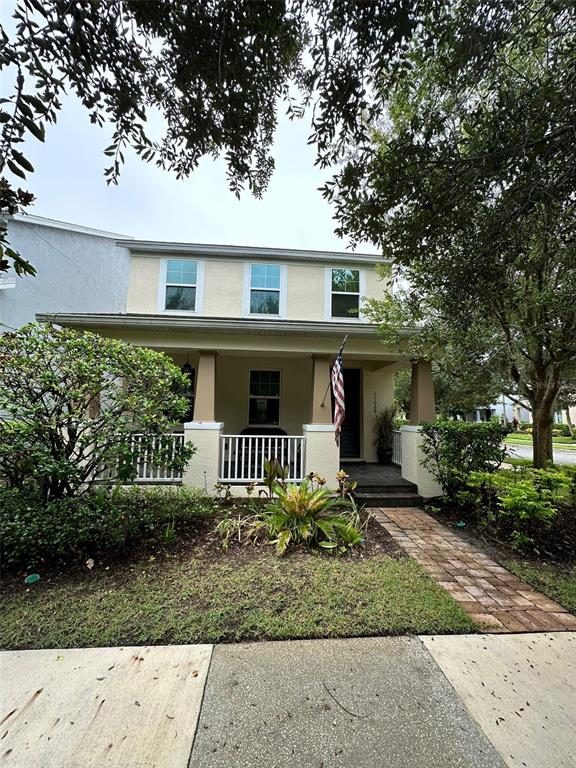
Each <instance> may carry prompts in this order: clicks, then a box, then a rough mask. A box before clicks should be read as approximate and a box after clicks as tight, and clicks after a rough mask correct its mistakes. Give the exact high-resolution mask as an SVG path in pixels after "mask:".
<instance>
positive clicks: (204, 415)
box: [182, 352, 224, 494]
mask: <svg viewBox="0 0 576 768" xmlns="http://www.w3.org/2000/svg"><path fill="white" fill-rule="evenodd" d="M215 402H216V352H200V356H199V358H198V369H197V373H196V396H195V398H194V421H189V422H187V423H186V424H184V438H185V440H186V441H188V440H189V441H191V442H192V443H193V444H194V445H195V446H196V453H195V454H194V456H192V458H191V459H190V463H189V464H188V466H187V467H186V470H185V472H184V475H183V477H182V482H183V483H184V485H188V486H191V487H192V488H200V489H201V490H203V491H206V492H207V493H210V494H211V493H214V486H215V485H216V483H217V482H218V473H219V466H220V436H221V435H222V432H223V430H224V425H223V424H220V423H219V422H217V421H215V414H216V409H215Z"/></svg>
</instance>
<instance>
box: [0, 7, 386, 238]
mask: <svg viewBox="0 0 576 768" xmlns="http://www.w3.org/2000/svg"><path fill="white" fill-rule="evenodd" d="M13 5H14V4H13V2H11V1H10V0H0V14H1V16H2V17H3V18H2V21H3V23H6V21H7V15H9V11H10V8H13ZM6 26H7V27H8V28H10V27H11V23H10V21H9V20H8V24H7V25H6ZM9 85H11V83H6V82H5V83H4V85H3V88H2V89H3V90H5V89H6V88H7V87H8V86H9ZM308 132H309V122H308V121H307V120H305V119H304V120H300V121H295V122H291V121H290V120H288V118H285V117H283V116H282V117H281V119H280V122H279V126H278V133H277V138H276V145H275V149H274V157H275V160H276V171H275V173H274V175H273V177H272V180H271V183H270V186H269V188H268V191H267V192H266V193H265V195H264V197H263V199H261V200H256V199H254V198H253V197H252V196H251V195H250V194H249V193H245V194H244V195H243V196H242V198H241V200H240V201H238V200H237V199H236V198H235V197H234V195H233V194H232V193H231V192H229V191H228V188H227V184H226V169H225V164H224V163H223V162H222V161H216V162H215V161H213V160H212V159H210V158H205V159H204V160H203V162H202V163H201V165H200V167H199V168H198V169H197V170H196V171H195V172H194V174H193V175H192V176H190V178H188V179H186V180H184V181H178V180H177V179H176V177H175V175H174V174H171V173H168V172H166V171H161V170H159V169H157V168H156V167H155V166H153V165H149V164H146V163H144V162H142V161H141V160H139V159H138V158H137V157H136V156H135V155H132V154H131V155H130V156H128V153H127V157H126V161H127V162H126V165H125V167H124V169H123V172H122V176H121V178H120V182H119V185H118V187H113V186H107V184H106V182H105V180H104V176H103V169H104V168H105V165H106V161H107V160H108V158H106V157H104V155H103V154H102V150H103V149H104V148H105V147H106V146H108V144H109V143H110V141H109V137H110V131H109V130H103V129H100V128H98V127H96V126H93V125H91V124H90V122H89V119H88V114H87V112H86V110H85V109H84V108H83V107H82V106H81V105H80V103H79V102H78V101H77V100H76V99H75V98H74V97H70V98H67V99H66V101H65V103H64V109H63V110H62V112H61V113H60V117H59V121H58V124H57V125H56V126H47V131H46V143H45V144H41V143H40V142H38V141H36V140H35V139H33V138H31V139H30V140H29V141H27V142H26V149H25V153H26V156H27V157H28V158H29V160H30V161H31V162H32V164H33V165H34V167H35V173H34V174H31V175H30V176H29V181H28V185H27V188H28V189H29V190H30V191H31V192H33V193H34V194H35V195H36V198H37V199H36V203H35V205H34V206H33V207H32V208H30V209H29V213H31V214H36V215H38V216H47V217H50V218H55V219H60V220H63V221H70V222H73V223H75V224H84V225H86V226H90V227H96V228H98V229H107V230H111V231H114V232H118V233H121V234H126V235H132V236H134V237H137V238H139V239H140V238H141V239H154V240H179V241H188V242H200V243H225V244H236V245H255V246H272V247H279V248H282V247H283V248H310V249H318V250H346V249H347V246H348V243H347V242H345V241H343V240H340V239H339V238H337V237H336V235H335V234H334V228H335V222H334V220H333V219H332V210H331V208H330V206H329V205H328V204H327V203H326V202H325V201H324V200H323V198H322V195H321V193H320V192H319V191H318V187H320V186H321V185H322V184H323V183H324V182H325V181H326V180H327V178H329V176H330V174H329V172H323V171H320V170H319V169H317V168H315V167H314V157H315V153H314V148H313V147H309V146H307V144H306V139H307V136H308ZM17 181H18V180H17ZM19 184H22V182H19ZM357 250H362V251H367V252H375V250H374V248H373V247H371V246H363V247H361V248H359V249H357Z"/></svg>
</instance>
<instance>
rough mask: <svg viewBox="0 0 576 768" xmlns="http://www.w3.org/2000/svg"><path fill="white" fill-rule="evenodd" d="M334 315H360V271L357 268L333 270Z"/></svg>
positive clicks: (348, 316) (332, 297)
mask: <svg viewBox="0 0 576 768" xmlns="http://www.w3.org/2000/svg"><path fill="white" fill-rule="evenodd" d="M331 299H332V305H331V307H332V317H347V318H350V317H358V313H359V307H360V272H359V270H357V269H333V270H332V296H331Z"/></svg>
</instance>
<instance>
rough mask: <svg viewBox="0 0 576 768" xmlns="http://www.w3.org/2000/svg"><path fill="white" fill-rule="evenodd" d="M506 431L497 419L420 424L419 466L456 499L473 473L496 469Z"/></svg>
mask: <svg viewBox="0 0 576 768" xmlns="http://www.w3.org/2000/svg"><path fill="white" fill-rule="evenodd" d="M507 432H508V430H507V428H506V427H505V426H503V425H502V424H500V423H497V422H478V423H476V422H466V421H442V422H440V421H439V422H429V423H425V424H423V425H422V433H423V435H424V440H423V443H422V451H423V453H424V457H425V458H424V461H423V465H424V466H425V467H426V469H428V471H429V472H431V474H432V475H433V476H434V477H435V478H436V480H437V481H438V482H439V483H440V485H441V486H442V491H443V493H444V495H445V496H446V497H447V498H448V499H449V500H450V501H453V502H454V501H460V499H459V495H460V494H461V493H462V492H464V493H465V492H466V487H467V485H468V481H469V478H470V475H471V474H472V473H473V472H489V471H494V470H496V469H497V468H498V467H499V466H500V464H501V463H502V461H503V460H504V456H505V447H504V444H503V440H504V438H505V436H506V434H507Z"/></svg>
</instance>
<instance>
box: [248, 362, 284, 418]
mask: <svg viewBox="0 0 576 768" xmlns="http://www.w3.org/2000/svg"><path fill="white" fill-rule="evenodd" d="M248 423H249V424H262V425H264V424H266V425H275V424H279V423H280V371H250V397H249V405H248Z"/></svg>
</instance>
